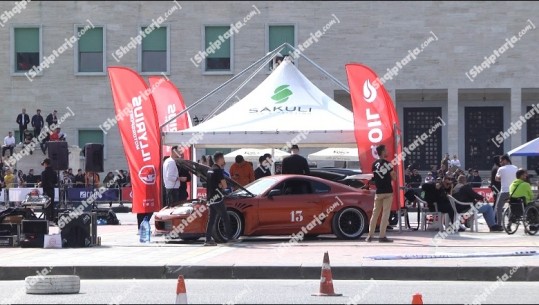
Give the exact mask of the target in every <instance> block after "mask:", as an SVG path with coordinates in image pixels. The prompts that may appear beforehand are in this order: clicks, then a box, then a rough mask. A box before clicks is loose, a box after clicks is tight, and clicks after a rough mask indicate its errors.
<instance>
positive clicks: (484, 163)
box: [464, 107, 503, 170]
mask: <svg viewBox="0 0 539 305" xmlns="http://www.w3.org/2000/svg"><path fill="white" fill-rule="evenodd" d="M464 120H465V121H464V124H465V128H464V130H465V131H464V133H465V140H464V141H465V145H466V147H465V154H466V165H465V168H466V169H468V168H476V169H478V170H489V169H491V168H492V164H493V160H492V158H493V157H494V156H496V155H502V154H503V146H502V145H500V147H497V146H496V144H495V143H493V141H492V139H494V138H495V137H496V135H498V134H499V133H500V130H503V107H465V110H464Z"/></svg>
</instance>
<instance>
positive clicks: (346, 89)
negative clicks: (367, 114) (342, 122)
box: [285, 43, 350, 93]
mask: <svg viewBox="0 0 539 305" xmlns="http://www.w3.org/2000/svg"><path fill="white" fill-rule="evenodd" d="M285 44H286V45H287V46H288V47H290V48H291V49H293V50H294V51H297V52H298V54H299V55H300V56H301V57H303V58H305V60H307V61H308V62H310V63H311V64H312V65H313V66H315V67H316V68H317V69H318V70H320V72H322V73H323V74H325V75H326V76H327V77H329V78H330V79H331V80H332V81H334V82H335V83H336V84H337V85H338V86H339V87H341V88H342V89H343V90H344V91H346V92H348V93H350V89H349V88H348V87H347V86H345V85H344V84H343V83H341V82H340V81H339V80H338V79H336V78H335V77H333V75H331V74H329V72H327V71H326V70H324V69H323V68H322V67H320V66H319V65H318V64H316V63H315V62H314V61H312V60H311V59H310V58H308V57H307V56H305V55H303V53H301V51H300V50H298V49H296V48H295V47H294V46H292V45H290V44H289V43H285Z"/></svg>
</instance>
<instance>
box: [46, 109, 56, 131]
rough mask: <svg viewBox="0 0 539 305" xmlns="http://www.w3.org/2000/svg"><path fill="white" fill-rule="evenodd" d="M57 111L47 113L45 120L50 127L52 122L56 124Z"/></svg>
mask: <svg viewBox="0 0 539 305" xmlns="http://www.w3.org/2000/svg"><path fill="white" fill-rule="evenodd" d="M57 113H58V111H56V110H54V111H53V112H52V113H49V115H48V116H47V118H46V119H45V121H46V122H47V126H48V127H49V128H50V127H51V125H52V124H54V125H57V124H58V117H57V116H56V114H57Z"/></svg>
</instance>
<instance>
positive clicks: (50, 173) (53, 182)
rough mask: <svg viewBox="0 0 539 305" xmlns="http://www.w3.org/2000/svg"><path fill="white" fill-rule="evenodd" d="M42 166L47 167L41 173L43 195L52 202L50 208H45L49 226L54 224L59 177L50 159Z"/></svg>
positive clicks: (44, 161) (42, 163)
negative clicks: (55, 189) (55, 195)
mask: <svg viewBox="0 0 539 305" xmlns="http://www.w3.org/2000/svg"><path fill="white" fill-rule="evenodd" d="M41 165H43V166H44V167H45V170H44V171H43V172H42V173H41V187H42V188H43V193H44V194H45V195H46V196H47V197H49V198H50V200H51V202H50V204H49V206H47V207H46V208H45V215H46V216H45V217H46V219H47V220H48V221H49V224H52V223H53V221H54V188H55V187H56V186H57V185H58V176H57V175H56V172H55V171H54V169H52V166H51V160H50V159H49V158H46V159H45V160H43V162H41Z"/></svg>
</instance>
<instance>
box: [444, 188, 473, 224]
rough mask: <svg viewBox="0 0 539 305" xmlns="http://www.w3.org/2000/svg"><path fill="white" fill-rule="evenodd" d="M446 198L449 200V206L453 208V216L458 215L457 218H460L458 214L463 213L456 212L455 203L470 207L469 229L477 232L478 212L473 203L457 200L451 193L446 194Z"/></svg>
mask: <svg viewBox="0 0 539 305" xmlns="http://www.w3.org/2000/svg"><path fill="white" fill-rule="evenodd" d="M447 198H449V202H450V203H451V207H452V208H453V211H455V216H458V219H459V220H460V214H464V213H457V204H459V205H464V206H469V207H470V210H471V211H472V213H473V215H472V217H473V219H472V226H471V231H472V232H478V231H479V223H478V221H477V219H478V218H479V214H478V210H477V209H476V208H475V204H474V203H473V202H462V201H458V200H457V199H455V197H453V196H451V195H447Z"/></svg>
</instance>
